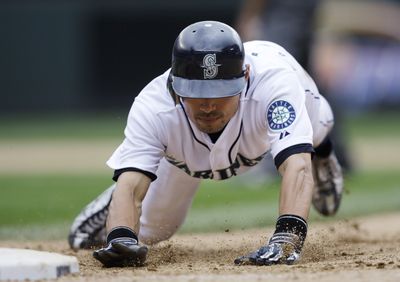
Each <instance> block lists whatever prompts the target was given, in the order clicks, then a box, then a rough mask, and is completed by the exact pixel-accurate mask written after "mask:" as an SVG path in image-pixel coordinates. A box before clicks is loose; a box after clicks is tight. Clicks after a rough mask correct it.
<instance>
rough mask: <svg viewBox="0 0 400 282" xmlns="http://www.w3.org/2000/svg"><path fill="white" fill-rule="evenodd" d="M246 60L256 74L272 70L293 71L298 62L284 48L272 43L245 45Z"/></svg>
mask: <svg viewBox="0 0 400 282" xmlns="http://www.w3.org/2000/svg"><path fill="white" fill-rule="evenodd" d="M244 49H245V60H246V62H247V63H249V64H250V67H251V68H253V71H255V72H256V73H257V72H259V73H263V72H266V71H271V70H274V71H276V70H279V69H280V70H291V69H292V68H293V67H292V66H293V65H294V64H296V63H297V62H296V61H295V60H294V58H293V57H292V56H291V55H290V54H289V52H288V51H286V50H285V49H284V48H283V47H282V46H280V45H278V44H276V43H274V42H270V41H260V40H256V41H249V42H245V43H244Z"/></svg>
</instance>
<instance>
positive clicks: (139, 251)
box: [93, 227, 148, 267]
mask: <svg viewBox="0 0 400 282" xmlns="http://www.w3.org/2000/svg"><path fill="white" fill-rule="evenodd" d="M147 252H148V248H147V247H146V246H141V245H139V243H138V239H137V236H136V234H135V233H134V232H133V231H132V230H131V229H130V228H128V227H117V228H114V229H113V230H111V232H110V233H109V234H108V236H107V246H106V247H104V248H101V249H99V250H96V251H94V252H93V257H94V258H95V259H97V260H98V261H100V262H101V263H102V264H103V265H104V266H105V267H123V266H143V265H144V263H145V261H146V256H147Z"/></svg>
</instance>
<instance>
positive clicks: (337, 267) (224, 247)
mask: <svg viewBox="0 0 400 282" xmlns="http://www.w3.org/2000/svg"><path fill="white" fill-rule="evenodd" d="M272 231H273V230H272V229H262V230H261V229H252V230H241V231H229V230H226V232H222V233H213V234H186V235H176V236H174V237H173V238H172V239H171V240H168V241H166V242H163V243H160V244H158V245H156V246H151V247H150V251H149V255H148V260H147V263H146V265H145V266H144V267H139V268H133V267H128V268H104V267H102V266H101V264H100V263H99V262H97V261H96V260H94V259H93V258H92V251H89V250H85V251H79V252H74V251H72V250H70V249H69V248H68V245H67V242H66V241H50V242H40V241H32V242H12V241H8V242H4V241H3V242H0V246H1V247H17V248H32V249H36V250H44V251H54V252H60V253H63V254H66V255H74V256H77V258H78V260H79V263H80V273H79V274H75V275H69V276H65V277H62V278H59V279H58V280H57V281H62V282H75V281H96V282H103V281H104V282H105V281H118V282H119V281H121V282H122V281H146V282H149V281H278V282H279V281H284V282H290V281H296V282H301V281H356V282H357V281H360V282H361V281H363V282H364V281H373V282H376V281H384V282H386V281H393V282H394V281H400V212H399V213H394V214H393V213H392V214H384V215H375V216H370V217H365V218H357V219H350V220H340V221H328V222H324V223H312V222H311V223H310V225H309V235H308V238H307V242H306V244H305V247H304V249H303V257H302V259H301V261H300V262H299V263H298V264H296V265H292V266H287V265H276V266H236V265H234V264H233V260H234V259H235V258H236V257H237V256H240V255H243V254H246V253H248V252H249V251H253V250H255V249H257V248H258V247H260V246H261V244H263V243H264V242H265V241H266V240H267V237H268V236H269V235H270V234H271V233H272Z"/></svg>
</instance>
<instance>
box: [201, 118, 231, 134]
mask: <svg viewBox="0 0 400 282" xmlns="http://www.w3.org/2000/svg"><path fill="white" fill-rule="evenodd" d="M224 126H225V124H224V123H221V121H218V120H217V121H215V122H209V121H208V122H198V123H197V127H198V128H199V129H200V130H201V131H202V132H204V133H207V134H210V133H216V132H219V131H221V130H222V129H223V128H224Z"/></svg>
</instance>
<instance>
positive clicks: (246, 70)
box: [244, 64, 250, 81]
mask: <svg viewBox="0 0 400 282" xmlns="http://www.w3.org/2000/svg"><path fill="white" fill-rule="evenodd" d="M245 68H246V69H245V71H244V78H245V79H246V81H247V80H249V77H250V65H249V64H246V65H245Z"/></svg>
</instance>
